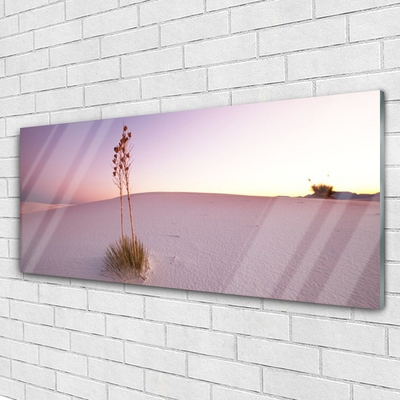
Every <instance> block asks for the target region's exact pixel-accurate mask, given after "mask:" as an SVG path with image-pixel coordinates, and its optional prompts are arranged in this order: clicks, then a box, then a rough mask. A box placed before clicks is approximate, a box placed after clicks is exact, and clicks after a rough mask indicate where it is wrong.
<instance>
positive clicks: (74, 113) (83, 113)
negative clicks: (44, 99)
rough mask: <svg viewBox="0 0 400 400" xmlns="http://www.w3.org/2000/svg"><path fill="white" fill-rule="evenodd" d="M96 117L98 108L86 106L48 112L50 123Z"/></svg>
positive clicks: (97, 117) (94, 118)
mask: <svg viewBox="0 0 400 400" xmlns="http://www.w3.org/2000/svg"><path fill="white" fill-rule="evenodd" d="M96 119H101V112H100V109H98V108H89V107H87V108H81V109H79V110H77V109H73V110H66V111H64V110H63V111H59V112H52V113H51V114H50V121H51V123H52V124H65V123H69V122H77V121H92V120H96ZM91 284H92V283H91Z"/></svg>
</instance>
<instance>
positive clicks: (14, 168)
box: [0, 101, 19, 178]
mask: <svg viewBox="0 0 400 400" xmlns="http://www.w3.org/2000/svg"><path fill="white" fill-rule="evenodd" d="M0 103H1V101H0ZM0 110H1V104H0ZM18 165H19V162H18V158H5V159H0V176H2V177H4V178H8V177H16V176H18V175H19V172H18Z"/></svg>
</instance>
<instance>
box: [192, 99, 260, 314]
mask: <svg viewBox="0 0 400 400" xmlns="http://www.w3.org/2000/svg"><path fill="white" fill-rule="evenodd" d="M212 94H214V95H216V94H217V93H212ZM221 98H222V96H221ZM221 105H222V104H221ZM189 300H194V301H200V302H203V303H213V304H215V303H217V304H223V305H232V306H239V307H247V308H260V307H261V299H259V298H257V297H246V296H236V295H230V294H225V293H210V292H192V291H191V292H189Z"/></svg>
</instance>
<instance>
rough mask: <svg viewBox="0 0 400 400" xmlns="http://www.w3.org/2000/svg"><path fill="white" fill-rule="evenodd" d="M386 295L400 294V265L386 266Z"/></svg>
mask: <svg viewBox="0 0 400 400" xmlns="http://www.w3.org/2000/svg"><path fill="white" fill-rule="evenodd" d="M397 215H399V214H397ZM385 267H386V271H385V276H386V282H385V290H386V293H400V266H399V265H386V266H385Z"/></svg>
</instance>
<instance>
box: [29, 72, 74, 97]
mask: <svg viewBox="0 0 400 400" xmlns="http://www.w3.org/2000/svg"><path fill="white" fill-rule="evenodd" d="M66 83H67V80H66V77H65V69H64V68H57V69H46V70H44V71H40V72H34V73H32V74H28V75H23V76H22V77H21V92H22V93H29V92H37V91H41V90H48V89H57V88H61V87H65V85H66Z"/></svg>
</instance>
